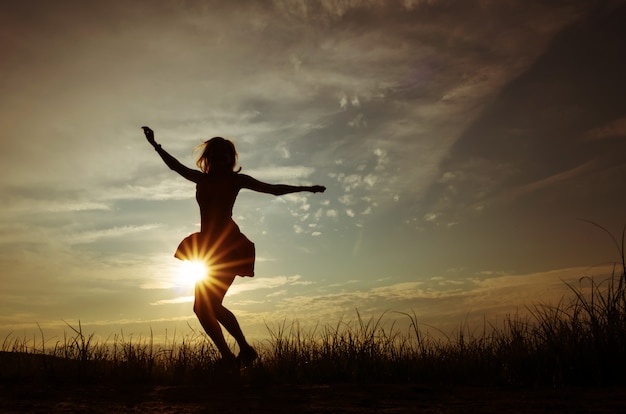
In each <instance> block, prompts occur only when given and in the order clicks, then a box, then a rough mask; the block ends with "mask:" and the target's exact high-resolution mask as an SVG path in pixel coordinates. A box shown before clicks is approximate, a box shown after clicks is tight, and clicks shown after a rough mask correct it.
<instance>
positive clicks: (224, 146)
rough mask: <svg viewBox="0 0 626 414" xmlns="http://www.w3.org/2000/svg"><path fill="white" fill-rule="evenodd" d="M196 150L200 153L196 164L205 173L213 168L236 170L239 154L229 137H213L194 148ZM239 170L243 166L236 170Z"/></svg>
mask: <svg viewBox="0 0 626 414" xmlns="http://www.w3.org/2000/svg"><path fill="white" fill-rule="evenodd" d="M196 152H199V153H200V155H199V156H198V159H197V160H196V165H197V166H198V168H200V170H201V171H202V172H204V173H208V172H209V171H210V170H211V169H213V170H215V169H219V170H226V171H229V172H231V171H235V166H236V165H237V157H238V154H237V150H236V149H235V144H233V142H232V141H230V140H228V139H224V138H222V137H215V138H211V139H210V140H208V141H204V142H203V143H202V144H200V145H198V146H197V147H196V148H195V149H194V153H196ZM239 171H241V168H239V169H238V170H237V171H235V172H239Z"/></svg>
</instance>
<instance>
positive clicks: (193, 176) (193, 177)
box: [141, 127, 202, 182]
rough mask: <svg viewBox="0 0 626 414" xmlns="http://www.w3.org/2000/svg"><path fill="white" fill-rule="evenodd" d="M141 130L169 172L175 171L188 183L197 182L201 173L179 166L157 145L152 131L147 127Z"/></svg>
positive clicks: (179, 164) (176, 161)
mask: <svg viewBox="0 0 626 414" xmlns="http://www.w3.org/2000/svg"><path fill="white" fill-rule="evenodd" d="M141 128H142V129H143V133H144V134H145V135H146V139H147V140H148V142H149V143H150V144H151V145H152V146H153V147H154V149H155V150H156V152H157V153H158V154H159V155H160V156H161V159H162V160H163V162H165V164H166V165H167V166H168V167H170V169H171V170H174V171H176V172H177V173H178V174H180V175H182V176H183V177H184V178H186V179H188V180H189V181H193V182H198V180H199V178H200V177H201V176H202V173H201V172H200V171H198V170H194V169H191V168H189V167H186V166H184V165H183V164H181V163H180V162H179V161H178V160H177V159H176V158H174V157H173V156H171V155H170V154H169V153H168V152H167V151H165V150H164V149H163V148H161V145H160V144H157V143H156V141H155V140H154V131H153V130H151V129H150V128H148V127H141Z"/></svg>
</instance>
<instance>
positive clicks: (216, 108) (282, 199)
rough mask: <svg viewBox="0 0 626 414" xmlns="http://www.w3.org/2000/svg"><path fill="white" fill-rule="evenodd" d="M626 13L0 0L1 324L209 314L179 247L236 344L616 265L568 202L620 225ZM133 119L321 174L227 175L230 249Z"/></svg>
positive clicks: (592, 5) (271, 164)
mask: <svg viewBox="0 0 626 414" xmlns="http://www.w3.org/2000/svg"><path fill="white" fill-rule="evenodd" d="M31 3H32V4H31ZM34 4H36V5H37V7H31V6H32V5H34ZM94 16H97V18H94ZM623 21H626V2H625V1H623V0H609V1H606V2H604V1H603V2H594V1H591V0H582V1H552V2H548V1H530V2H525V1H521V0H518V1H501V2H497V1H484V0H465V1H458V0H457V1H442V0H432V1H419V0H367V1H365V0H350V1H326V0H309V1H300V0H281V1H266V2H252V1H244V2H235V1H224V0H216V1H211V2H206V1H201V0H189V1H167V0H161V1H159V0H154V1H133V2H131V1H128V2H124V1H117V2H103V1H100V2H99V1H59V2H56V1H55V2H52V1H37V2H20V1H12V2H11V1H6V2H3V7H2V12H1V13H0V23H2V27H3V31H2V33H3V35H2V36H0V46H1V47H2V49H1V50H5V51H7V52H5V55H6V56H7V58H4V59H2V62H1V63H0V66H1V68H2V76H1V77H0V90H1V91H2V99H1V100H0V108H1V110H0V120H1V121H2V125H3V130H2V136H1V137H0V143H1V144H2V146H1V148H2V150H1V151H0V170H1V174H0V199H1V200H2V203H0V229H1V231H0V243H1V246H2V248H0V269H1V273H0V275H1V279H0V339H4V338H6V337H7V336H8V335H16V336H17V337H21V336H24V337H26V338H33V337H36V338H40V336H41V331H43V333H44V335H45V341H46V344H48V343H50V344H54V342H55V341H56V340H53V339H51V338H63V337H64V333H65V332H66V331H67V330H68V329H69V328H68V326H67V323H73V322H71V321H78V320H80V322H81V326H82V328H83V329H84V330H85V332H88V333H92V332H95V333H96V335H98V336H101V337H107V336H108V335H116V334H119V333H120V331H121V330H123V331H124V332H125V333H130V332H133V333H134V334H135V335H136V336H139V335H143V336H146V335H149V334H150V332H151V331H153V332H154V333H155V334H157V333H165V332H166V331H167V332H173V331H174V330H175V329H178V332H182V331H184V330H186V329H189V326H188V323H189V324H190V325H191V326H192V328H193V329H194V330H198V331H200V332H202V329H203V328H202V326H201V325H200V324H199V323H198V321H196V319H197V318H196V317H195V314H194V313H193V311H192V306H191V305H190V302H193V301H194V298H195V296H194V293H195V291H194V285H195V283H196V281H197V280H198V278H201V277H205V276H206V275H208V270H207V269H205V268H203V265H202V264H201V263H196V262H193V261H191V260H193V259H197V258H203V260H204V261H205V262H207V263H209V265H210V267H211V272H210V274H211V276H212V277H215V279H219V278H220V277H222V278H225V277H226V275H232V274H237V275H238V276H237V277H236V278H235V279H234V281H233V283H232V286H231V287H230V288H229V289H228V292H227V294H226V296H225V303H226V306H229V307H230V308H229V309H231V310H232V312H233V313H234V314H235V315H236V316H237V317H238V318H241V319H240V323H241V325H242V326H241V328H242V330H243V331H244V332H246V334H247V335H248V336H249V337H250V338H251V340H254V339H256V338H265V337H266V336H267V335H268V332H267V327H268V326H272V325H273V324H274V323H281V322H282V321H284V320H285V318H287V319H288V320H291V319H295V320H298V321H301V322H302V323H303V324H305V323H311V324H316V323H317V322H320V323H323V324H325V323H329V324H334V323H336V322H337V321H342V320H346V319H349V318H350V317H351V316H352V315H353V312H354V309H358V310H359V312H360V317H362V318H363V320H369V318H377V317H378V316H379V315H380V314H381V313H385V312H386V313H385V315H386V316H388V317H389V318H390V319H393V320H390V324H391V323H397V325H396V327H395V329H398V330H400V329H402V328H401V326H402V327H405V325H406V326H409V325H410V321H408V320H407V318H406V316H405V314H410V315H413V314H415V315H417V317H418V318H419V320H420V321H421V323H422V324H428V325H430V326H436V327H437V329H439V330H442V331H443V332H446V334H449V333H451V332H455V331H456V330H458V328H459V322H460V321H464V324H465V323H467V326H471V327H473V326H474V323H475V324H476V326H477V327H482V326H483V325H484V323H485V320H487V321H489V322H491V321H492V319H490V318H493V319H494V320H495V319H497V320H498V321H501V320H502V318H503V315H508V314H515V313H516V312H517V311H518V310H519V311H520V313H521V312H522V311H525V310H526V309H527V306H528V307H530V308H531V309H532V306H533V304H534V303H535V302H539V303H548V304H552V303H554V302H557V303H558V301H559V300H560V299H561V297H565V298H568V297H569V296H570V295H571V294H572V291H571V289H570V288H569V287H568V286H567V285H565V284H563V281H566V282H567V283H571V284H572V286H574V285H576V286H577V285H578V284H579V280H580V278H581V277H591V276H593V277H594V278H595V280H597V281H600V280H603V279H604V278H605V276H606V275H610V274H611V272H613V268H612V266H610V264H611V263H612V262H614V261H616V260H617V261H618V262H620V261H621V258H620V255H619V253H618V250H617V249H616V248H615V246H614V245H613V240H611V238H610V237H608V236H607V235H606V234H605V233H604V232H603V231H601V230H600V229H598V228H597V227H596V226H593V225H590V224H589V223H588V222H585V221H583V220H591V221H593V222H595V223H598V224H600V225H602V226H603V227H605V228H607V229H609V230H610V231H611V232H613V233H614V234H615V235H616V239H618V240H621V239H619V237H618V235H621V232H622V228H623V226H624V224H626V214H624V213H625V211H624V204H625V203H624V201H626V200H624V198H626V191H623V189H624V177H626V160H625V159H624V157H623V154H625V153H626V77H624V75H623V74H624V73H626V49H625V48H626V43H625V42H624V41H623V39H626V25H624V24H623V23H622V22H623ZM142 126H149V127H150V128H152V130H153V131H154V134H155V140H156V142H158V144H159V145H162V149H164V150H166V151H167V153H169V154H170V155H171V156H172V157H174V158H175V159H176V160H178V162H180V163H181V164H182V165H184V166H185V167H186V168H189V169H191V170H198V167H197V165H196V156H197V155H200V154H199V153H198V152H195V153H194V148H196V146H198V145H201V144H202V143H204V142H205V141H207V140H210V139H211V138H212V137H217V136H221V137H224V138H227V139H230V140H232V142H233V143H234V144H235V146H236V150H237V152H238V160H237V165H236V166H235V170H237V171H238V170H239V168H241V171H240V174H245V175H248V176H250V177H251V178H253V179H255V180H259V181H261V182H264V183H269V184H272V185H273V184H287V185H295V186H302V187H308V186H311V185H313V184H320V185H324V186H326V187H327V191H326V192H324V193H315V194H313V193H309V192H299V193H291V194H284V195H281V196H277V197H275V196H274V195H272V194H263V193H259V192H257V191H252V190H251V189H250V188H242V189H241V191H239V192H238V193H237V196H236V202H235V204H234V206H233V208H232V209H231V210H228V211H226V210H224V211H220V212H219V214H222V215H223V217H222V218H223V219H224V221H226V219H227V218H232V220H233V222H234V223H235V224H236V225H237V226H238V227H239V230H240V232H241V233H242V234H243V235H245V237H247V238H248V239H249V241H250V242H251V243H254V248H255V251H254V253H255V261H254V262H252V263H248V262H241V263H240V262H238V260H242V258H243V257H252V254H251V253H252V252H249V253H246V254H240V253H241V252H240V249H241V248H242V246H243V247H245V248H248V249H250V248H251V247H252V246H250V244H248V243H247V242H246V243H242V242H241V240H239V239H238V238H237V237H229V235H232V234H234V233H236V231H234V230H233V229H228V230H229V231H226V232H224V233H221V234H220V232H222V231H223V230H224V229H223V228H222V226H218V225H216V226H215V227H214V228H209V227H211V226H208V225H206V226H204V228H203V227H202V221H204V222H205V224H206V223H207V222H208V221H213V220H208V219H207V217H206V216H205V217H202V216H201V214H200V209H199V206H198V200H197V199H196V190H197V189H196V186H195V185H194V182H193V180H188V179H185V178H182V177H181V176H180V175H179V174H178V173H177V172H175V171H173V170H171V169H170V168H168V167H167V166H166V165H165V164H164V163H163V160H162V159H161V157H160V155H159V153H157V152H155V150H154V148H153V147H152V145H150V144H149V142H148V141H146V137H145V134H144V131H143V130H142V128H141V127H142ZM248 184H249V183H248ZM211 185H213V184H211ZM216 214H217V213H216ZM579 219H582V220H579ZM224 225H225V224H224ZM196 232H202V233H203V236H199V235H197V236H193V237H192V235H193V234H194V233H196ZM205 235H208V236H206V237H205ZM187 237H191V238H190V239H189V242H188V243H186V244H185V245H184V246H183V247H184V248H185V249H182V250H184V251H182V252H178V253H179V254H178V256H175V254H176V253H177V251H178V249H177V247H178V246H179V245H180V244H181V242H182V241H183V240H184V239H186V238H187ZM179 259H180V260H179ZM185 260H190V261H185ZM250 264H254V269H253V270H254V277H250V276H252V275H241V273H246V272H248V273H252V272H251V271H250V270H251V269H247V267H250V266H248V265H250ZM598 264H600V266H601V267H598V266H597V265H598ZM604 264H607V265H606V266H605V265H604ZM66 321H67V323H66ZM68 333H71V331H68ZM35 348H38V346H36V347H35Z"/></svg>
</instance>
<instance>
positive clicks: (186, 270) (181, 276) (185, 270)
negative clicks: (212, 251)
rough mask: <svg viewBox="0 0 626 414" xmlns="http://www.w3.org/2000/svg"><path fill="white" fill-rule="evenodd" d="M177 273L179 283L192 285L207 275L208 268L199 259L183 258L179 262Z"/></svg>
mask: <svg viewBox="0 0 626 414" xmlns="http://www.w3.org/2000/svg"><path fill="white" fill-rule="evenodd" d="M177 273H178V282H179V284H180V285H184V286H193V285H195V283H196V282H197V281H199V280H202V279H204V278H205V277H206V276H207V275H208V273H209V268H208V267H207V265H206V263H204V262H202V261H199V260H191V261H190V260H184V261H182V262H180V266H179V268H178V272H177Z"/></svg>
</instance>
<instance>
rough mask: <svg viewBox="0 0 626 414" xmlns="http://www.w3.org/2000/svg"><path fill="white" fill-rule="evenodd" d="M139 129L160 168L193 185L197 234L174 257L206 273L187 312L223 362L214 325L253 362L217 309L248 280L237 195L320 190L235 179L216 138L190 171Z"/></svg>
mask: <svg viewBox="0 0 626 414" xmlns="http://www.w3.org/2000/svg"><path fill="white" fill-rule="evenodd" d="M142 128H143V131H144V134H145V136H146V139H147V140H148V142H149V143H150V144H152V146H153V147H154V149H155V150H156V151H157V153H158V154H159V155H160V156H161V158H162V159H163V161H164V162H165V164H166V165H167V166H168V167H169V168H170V169H172V170H174V171H176V172H177V173H178V174H180V175H181V176H183V177H184V178H186V179H187V180H190V181H193V182H194V183H196V200H197V201H198V205H199V206H200V232H199V233H194V234H192V235H190V236H188V237H186V238H185V239H184V240H183V241H182V242H181V243H180V244H179V246H178V248H177V249H176V253H175V254H174V256H175V257H177V258H179V259H181V260H202V261H204V262H205V263H206V264H207V266H208V268H209V269H210V270H209V274H208V275H207V277H205V278H204V279H203V280H201V281H199V282H197V283H196V286H195V301H194V305H193V310H194V312H195V314H196V315H197V317H198V320H199V321H200V323H201V324H202V327H203V328H204V330H205V331H206V333H207V334H208V335H209V337H210V338H211V339H212V340H213V342H214V343H215V345H216V346H217V348H218V350H219V351H220V353H221V354H222V358H223V359H224V360H225V361H227V362H228V361H235V356H234V354H233V353H232V351H231V350H230V348H229V347H228V344H227V343H226V341H225V339H224V334H223V332H222V328H221V327H220V324H222V325H223V326H224V328H226V330H227V331H228V332H229V333H230V334H231V335H232V336H233V337H234V338H235V340H236V341H237V344H238V345H239V356H238V359H239V360H240V361H242V362H251V361H253V360H254V359H256V357H257V353H256V351H255V350H254V348H253V347H252V346H250V344H249V343H248V342H247V341H246V338H245V336H244V334H243V332H242V331H241V328H240V327H239V322H237V318H235V315H234V314H233V313H232V312H231V311H230V310H228V309H226V307H224V305H222V300H223V299H224V296H225V295H226V292H227V291H228V288H229V287H230V286H231V284H232V283H233V281H234V280H235V276H237V275H239V276H250V277H251V276H254V259H255V250H254V243H252V242H251V241H250V240H248V238H247V237H246V236H245V235H243V233H241V231H239V227H238V226H237V224H236V223H235V222H234V221H233V219H232V211H233V204H234V203H235V199H236V198H237V194H238V193H239V190H241V189H242V188H247V189H250V190H253V191H258V192H261V193H267V194H273V195H276V196H278V195H283V194H289V193H296V192H300V191H310V192H312V193H319V192H324V191H325V190H326V187H323V186H320V185H314V186H308V187H307V186H292V185H286V184H267V183H264V182H261V181H258V180H256V179H254V178H252V177H250V176H248V175H245V174H240V171H241V168H239V169H238V170H235V166H236V164H237V151H236V150H235V146H234V144H233V143H232V142H231V141H229V140H227V139H224V138H221V137H215V138H211V139H210V140H208V141H205V142H204V143H203V144H201V145H200V146H199V147H198V149H199V150H200V151H201V153H200V156H199V157H198V160H197V161H196V165H197V166H198V168H199V169H200V170H195V169H191V168H188V167H186V166H184V165H183V164H181V163H180V162H178V160H176V158H174V157H173V156H171V155H170V154H169V153H167V152H166V151H165V150H164V149H163V148H161V145H159V144H157V143H156V141H155V140H154V132H153V131H152V130H151V129H150V128H148V127H142Z"/></svg>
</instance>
